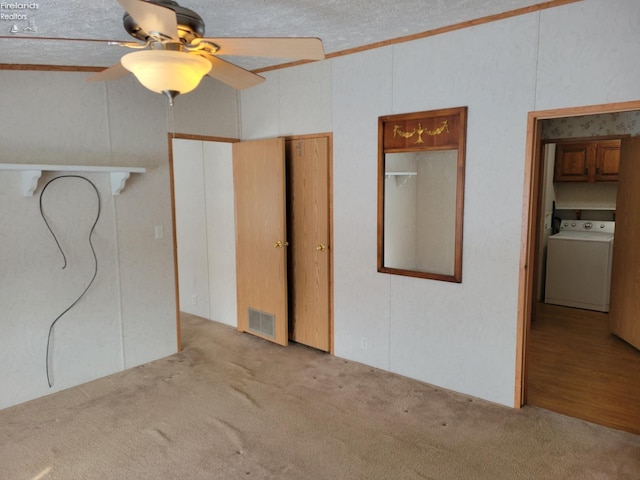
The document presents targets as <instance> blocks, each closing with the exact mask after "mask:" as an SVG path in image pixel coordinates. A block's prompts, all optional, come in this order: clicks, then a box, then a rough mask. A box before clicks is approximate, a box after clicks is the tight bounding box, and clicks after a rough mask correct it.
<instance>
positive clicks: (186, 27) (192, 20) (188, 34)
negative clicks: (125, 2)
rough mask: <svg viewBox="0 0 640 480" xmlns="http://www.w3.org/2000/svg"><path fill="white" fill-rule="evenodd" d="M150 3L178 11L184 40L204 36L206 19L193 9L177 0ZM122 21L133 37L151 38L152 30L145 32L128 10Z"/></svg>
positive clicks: (155, 0)
mask: <svg viewBox="0 0 640 480" xmlns="http://www.w3.org/2000/svg"><path fill="white" fill-rule="evenodd" d="M149 3H155V4H157V5H162V6H163V7H167V8H170V9H171V10H173V11H174V12H175V13H176V17H177V21H178V35H179V36H180V39H181V40H183V41H184V42H186V43H191V41H192V40H193V39H194V38H201V37H203V36H204V20H202V17H200V15H198V14H197V13H196V12H194V11H193V10H189V9H188V8H184V7H181V6H180V5H178V3H177V2H174V1H172V0H153V1H150V2H149ZM122 23H123V24H124V29H125V30H126V31H127V33H128V34H129V35H131V36H132V37H134V38H137V39H138V40H142V41H143V42H146V41H147V39H148V38H149V35H150V33H151V32H145V31H144V30H143V29H142V27H140V25H138V23H137V22H136V21H135V20H134V19H133V17H132V16H131V15H129V13H128V12H126V13H125V14H124V17H122ZM157 33H162V34H165V35H166V34H167V33H173V32H157Z"/></svg>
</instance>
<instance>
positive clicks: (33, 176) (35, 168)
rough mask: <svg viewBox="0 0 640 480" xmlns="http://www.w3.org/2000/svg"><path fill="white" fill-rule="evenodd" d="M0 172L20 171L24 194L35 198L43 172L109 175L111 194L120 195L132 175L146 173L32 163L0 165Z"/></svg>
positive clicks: (112, 168) (133, 170)
mask: <svg viewBox="0 0 640 480" xmlns="http://www.w3.org/2000/svg"><path fill="white" fill-rule="evenodd" d="M0 170H18V171H21V172H22V194H23V195H24V196H25V197H33V192H35V191H36V189H37V188H38V180H39V179H40V177H41V176H42V172H96V173H108V174H109V176H110V177H111V194H112V195H120V192H121V191H122V190H123V189H124V186H125V184H126V182H127V179H128V178H129V176H130V175H131V174H132V173H145V172H146V171H147V169H146V168H141V167H101V166H91V165H37V164H32V163H0Z"/></svg>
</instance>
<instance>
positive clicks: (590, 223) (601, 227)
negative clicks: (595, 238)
mask: <svg viewBox="0 0 640 480" xmlns="http://www.w3.org/2000/svg"><path fill="white" fill-rule="evenodd" d="M615 226H616V222H611V221H600V220H563V221H562V223H561V224H560V230H561V231H563V232H593V233H614V231H615Z"/></svg>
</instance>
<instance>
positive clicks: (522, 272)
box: [514, 100, 640, 408]
mask: <svg viewBox="0 0 640 480" xmlns="http://www.w3.org/2000/svg"><path fill="white" fill-rule="evenodd" d="M634 110H640V100H638V101H630V102H620V103H607V104H601V105H591V106H583V107H570V108H558V109H552V110H539V111H533V112H529V114H528V119H527V140H526V153H525V168H524V188H523V198H522V226H521V236H520V265H519V274H518V278H519V280H518V312H517V317H518V318H517V330H516V365H515V367H516V368H515V392H514V407H515V408H520V407H522V405H524V404H525V402H526V383H527V382H526V379H527V365H526V353H527V352H526V350H527V341H528V337H529V331H530V329H531V315H532V309H533V294H534V293H535V290H534V289H535V280H536V277H535V275H536V267H535V266H536V260H537V255H538V252H537V246H538V241H537V238H538V235H539V232H538V229H539V223H540V222H538V209H539V207H540V201H539V199H540V194H541V177H542V172H541V165H542V161H541V152H542V147H541V146H542V129H541V126H540V122H541V121H542V120H548V119H552V118H562V117H577V116H581V115H596V114H606V113H616V112H628V111H634Z"/></svg>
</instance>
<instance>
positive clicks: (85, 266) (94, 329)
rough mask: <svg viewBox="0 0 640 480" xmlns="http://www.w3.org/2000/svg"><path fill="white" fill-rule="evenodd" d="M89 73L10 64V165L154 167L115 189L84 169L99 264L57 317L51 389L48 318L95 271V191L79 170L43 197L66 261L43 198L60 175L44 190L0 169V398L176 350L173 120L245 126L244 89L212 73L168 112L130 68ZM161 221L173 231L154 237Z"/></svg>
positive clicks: (229, 132) (0, 98)
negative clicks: (241, 115) (64, 260)
mask: <svg viewBox="0 0 640 480" xmlns="http://www.w3.org/2000/svg"><path fill="white" fill-rule="evenodd" d="M89 75H90V74H84V73H71V72H57V73H55V72H31V71H0V111H1V112H2V113H3V115H2V119H1V120H0V145H2V149H1V151H0V162H1V163H37V164H43V163H44V164H64V165H67V164H68V165H120V166H137V167H145V168H147V173H144V174H132V175H131V178H130V179H129V181H128V182H127V184H126V187H125V189H124V190H123V191H122V193H121V194H120V195H119V196H112V195H111V192H110V188H109V178H108V176H107V175H106V174H94V173H92V174H83V176H86V177H87V178H89V179H91V180H92V181H94V182H95V183H96V186H97V188H98V189H99V192H100V198H101V201H102V212H101V217H100V219H99V221H98V223H97V225H96V229H95V232H94V235H93V236H92V238H93V240H94V244H95V248H96V254H97V257H98V261H99V268H98V275H97V277H96V280H95V282H94V284H93V285H92V287H91V289H90V290H89V291H88V292H87V294H86V296H85V297H84V298H83V300H81V301H80V302H79V303H78V304H77V306H76V307H74V308H73V309H72V310H70V311H69V313H67V314H66V315H65V316H63V317H62V318H61V319H60V320H59V322H58V323H57V324H56V327H55V330H54V343H53V364H52V365H53V372H52V373H53V374H54V377H53V379H54V386H53V388H51V389H50V388H49V387H48V384H47V378H46V373H45V352H46V341H47V333H48V328H49V325H50V323H51V322H52V321H53V320H54V319H55V318H56V316H57V315H59V314H60V313H61V312H62V311H63V310H64V309H65V308H66V307H67V306H68V305H69V304H70V303H72V302H73V301H74V300H75V298H77V296H78V295H79V293H80V292H81V291H82V289H83V288H84V286H85V285H86V283H87V280H88V278H90V276H91V275H92V273H93V259H92V257H91V256H90V255H89V254H88V250H87V239H86V238H88V234H87V232H86V230H85V223H86V219H87V218H88V217H91V215H93V213H92V212H93V211H94V210H93V209H94V207H95V205H94V200H95V198H94V197H95V195H94V196H92V194H91V191H88V192H87V191H86V185H85V184H84V183H82V182H83V181H82V180H79V182H80V183H77V184H76V185H73V186H71V185H69V184H63V183H62V182H64V181H63V180H59V181H56V182H54V183H53V184H51V186H50V187H48V188H47V191H46V196H45V198H44V203H45V206H49V207H51V208H52V210H51V212H52V213H51V215H52V223H53V224H54V225H53V226H54V227H55V229H56V231H57V232H58V234H60V235H61V240H62V243H63V245H64V246H65V249H66V250H68V252H67V253H68V254H69V255H70V258H69V266H68V267H67V268H66V269H64V270H62V269H61V257H60V254H59V253H58V251H57V249H56V246H55V242H54V240H53V239H52V237H51V236H50V234H49V232H48V231H47V229H46V226H45V224H44V222H43V220H42V218H41V217H40V214H39V209H38V207H39V197H40V193H41V192H42V189H43V187H44V185H45V183H46V181H47V180H49V179H51V178H53V177H54V176H56V175H57V174H58V173H45V174H43V177H42V179H41V181H40V184H39V187H38V189H37V190H36V191H35V194H34V196H33V197H24V196H22V193H21V188H20V185H21V177H20V173H19V172H14V171H0V385H2V388H0V408H4V407H7V406H10V405H14V404H17V403H20V402H23V401H26V400H30V399H32V398H36V397H39V396H42V395H46V394H48V393H51V392H55V391H58V390H61V389H64V388H68V387H70V386H73V385H77V384H79V383H83V382H86V381H89V380H92V379H95V378H97V377H100V376H103V375H107V374H110V373H113V372H116V371H119V370H122V369H124V368H129V367H132V366H135V365H139V364H141V363H143V362H148V361H151V360H155V359H157V358H160V357H163V356H166V355H169V354H171V353H174V352H176V350H177V335H176V333H177V330H176V305H175V286H174V270H173V265H174V264H173V239H172V235H173V233H172V228H171V225H172V218H171V196H170V184H169V168H168V148H167V145H168V141H167V131H168V128H169V126H170V125H171V124H173V125H175V126H176V128H177V129H179V130H180V131H181V132H184V133H197V134H208V135H218V136H237V128H238V124H237V113H236V112H237V110H236V106H237V103H236V97H235V94H234V93H233V91H231V90H230V89H227V88H226V87H219V86H217V84H212V83H209V84H207V83H206V82H205V84H204V85H203V88H202V89H201V90H199V91H197V92H193V93H192V94H189V95H186V96H184V97H178V99H177V100H176V107H175V108H174V110H175V112H173V113H172V112H170V111H169V109H168V107H167V102H166V99H165V98H164V97H163V96H161V95H157V94H152V93H150V92H148V91H146V90H145V89H143V88H142V87H141V86H140V85H138V84H137V82H135V80H133V78H132V77H128V78H125V79H122V80H118V81H116V82H110V83H108V84H95V83H93V84H87V83H86V82H85V80H86V78H87V77H88V76H89ZM230 92H232V93H231V94H230ZM194 105H197V106H198V108H197V109H194V107H193V106H194ZM218 115H220V117H218ZM71 213H73V215H71V216H70V214H71ZM156 226H162V227H163V228H164V238H161V239H155V235H154V233H155V227H156ZM83 235H84V237H83ZM85 237H86V238H85Z"/></svg>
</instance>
